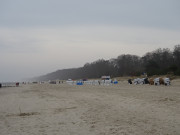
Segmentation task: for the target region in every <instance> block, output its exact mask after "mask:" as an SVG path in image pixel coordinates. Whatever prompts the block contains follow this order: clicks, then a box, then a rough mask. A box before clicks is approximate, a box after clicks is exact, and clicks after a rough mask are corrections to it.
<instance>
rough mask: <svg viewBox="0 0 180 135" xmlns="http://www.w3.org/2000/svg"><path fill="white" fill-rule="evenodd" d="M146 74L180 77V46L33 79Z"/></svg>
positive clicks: (122, 56)
mask: <svg viewBox="0 0 180 135" xmlns="http://www.w3.org/2000/svg"><path fill="white" fill-rule="evenodd" d="M144 72H145V73H147V74H148V75H149V76H151V75H164V74H167V73H173V74H175V75H180V45H176V46H174V49H173V51H171V50H170V49H168V48H163V49H161V48H159V49H157V50H155V51H152V52H148V53H146V54H145V55H144V56H142V57H139V56H137V55H131V54H122V55H120V56H118V57H117V58H113V59H110V60H104V59H99V60H97V61H94V62H92V63H86V64H85V65H84V66H83V67H79V68H71V69H62V70H58V71H55V72H52V73H49V74H47V75H43V76H40V77H36V78H33V80H36V81H47V80H57V79H59V80H66V79H69V78H71V79H83V78H89V79H90V78H100V77H101V76H103V75H110V76H111V77H119V76H138V75H141V74H142V73H144Z"/></svg>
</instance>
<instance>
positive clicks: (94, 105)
mask: <svg viewBox="0 0 180 135" xmlns="http://www.w3.org/2000/svg"><path fill="white" fill-rule="evenodd" d="M20 111H21V114H24V115H23V116H20V115H19V114H20ZM0 135H180V80H175V81H173V82H172V86H168V87H166V86H149V85H137V86H135V85H128V84H127V82H121V83H120V84H118V85H114V86H90V85H86V86H70V85H66V84H58V85H53V84H51V85H50V84H34V85H30V84H29V85H23V86H21V87H18V88H16V87H12V88H1V89H0Z"/></svg>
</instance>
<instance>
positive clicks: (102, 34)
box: [0, 0, 180, 81]
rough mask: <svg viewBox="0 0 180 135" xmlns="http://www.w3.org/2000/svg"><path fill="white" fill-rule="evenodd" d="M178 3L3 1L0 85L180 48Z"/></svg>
mask: <svg viewBox="0 0 180 135" xmlns="http://www.w3.org/2000/svg"><path fill="white" fill-rule="evenodd" d="M179 5H180V2H179V0H171V1H169V0H151V1H144V0H128V1H123V0H113V1H110V0H91V1H90V0H76V1H74V0H68V1H65V0H64V1H62V0H38V1H36V0H31V1H24V0H16V1H13V0H1V1H0V61H1V65H0V81H17V80H22V79H24V78H30V77H34V76H39V75H43V74H46V73H49V72H52V71H56V70H58V69H64V68H74V67H80V66H83V65H84V64H85V63H86V62H92V61H95V60H98V59H102V58H103V59H110V58H115V57H117V56H118V55H120V54H134V55H139V56H142V55H144V54H145V53H146V52H148V51H152V50H155V49H157V48H170V49H173V47H174V45H177V44H179V43H180V38H179V37H180V25H179V24H180V17H179V14H180V9H179Z"/></svg>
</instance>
